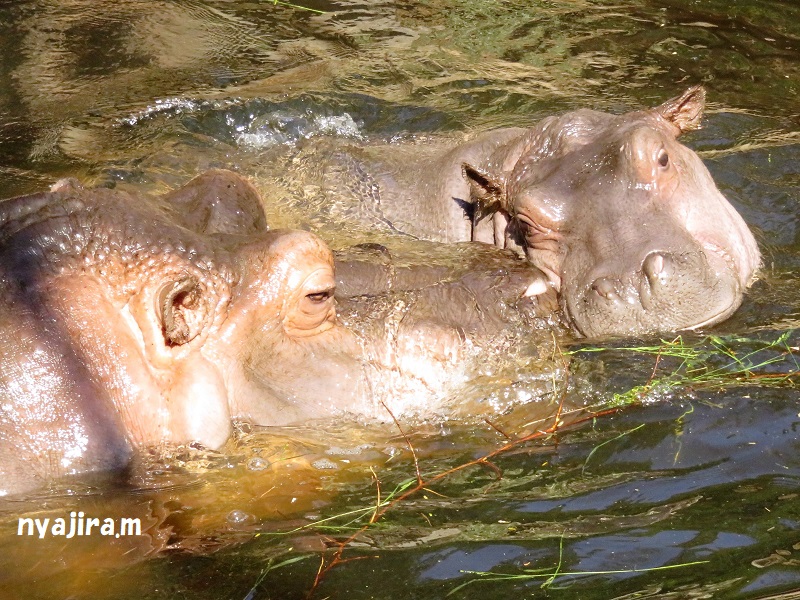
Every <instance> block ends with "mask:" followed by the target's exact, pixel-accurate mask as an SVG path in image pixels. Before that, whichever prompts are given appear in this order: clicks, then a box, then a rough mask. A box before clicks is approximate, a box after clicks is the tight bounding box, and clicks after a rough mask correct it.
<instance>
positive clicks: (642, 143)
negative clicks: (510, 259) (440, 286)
mask: <svg viewBox="0 0 800 600" xmlns="http://www.w3.org/2000/svg"><path fill="white" fill-rule="evenodd" d="M704 105H705V92H704V90H703V89H702V88H699V87H694V88H690V89H689V90H687V91H686V92H685V93H684V94H682V95H681V96H678V97H676V98H673V99H671V100H668V101H667V102H665V103H664V104H662V105H660V106H658V107H656V108H653V109H649V110H642V111H637V112H631V113H626V114H623V115H611V114H606V113H601V112H596V111H591V110H578V111H574V112H570V113H566V114H564V115H562V116H560V117H548V118H546V119H544V120H542V121H541V122H539V123H538V124H537V125H536V126H535V127H532V128H529V129H526V128H509V129H499V130H494V131H489V132H487V133H484V134H481V135H479V136H477V137H475V138H473V139H470V140H467V141H465V142H462V143H459V144H455V145H453V144H445V145H440V146H437V145H435V144H430V143H428V142H426V143H424V144H422V145H419V146H417V145H413V146H408V145H406V146H402V145H400V146H397V145H388V146H381V145H372V146H370V145H367V146H349V147H348V146H342V145H341V144H338V145H337V144H336V143H335V142H331V141H324V142H322V143H321V144H319V145H315V144H318V143H317V142H312V144H311V146H310V151H311V160H313V161H314V163H315V164H321V165H322V166H318V167H316V168H310V169H308V173H309V174H310V176H311V177H312V178H313V181H311V184H312V185H317V186H319V187H320V188H322V189H323V190H328V191H329V192H330V194H331V196H332V197H334V198H347V197H349V198H350V202H349V204H348V203H347V202H344V204H345V205H347V206H350V207H351V208H349V209H348V211H346V212H349V213H350V214H351V215H354V216H355V218H358V219H360V220H361V221H362V222H364V223H368V224H370V225H371V226H377V227H384V228H386V229H390V230H395V231H397V232H402V233H405V234H408V235H412V236H415V237H418V238H421V239H427V240H435V241H442V242H456V241H465V240H474V241H482V242H486V243H489V244H493V245H496V246H498V247H501V248H513V249H515V250H516V251H518V252H519V253H520V254H522V255H524V256H526V257H527V258H528V260H529V261H530V262H531V263H532V264H534V265H536V266H537V267H539V268H540V269H541V270H542V271H543V272H544V273H545V274H546V275H547V278H548V282H549V287H550V288H551V289H552V290H553V291H554V292H556V293H557V294H558V297H559V301H560V307H561V310H562V311H563V313H564V314H565V315H566V316H567V319H568V321H569V323H570V324H571V326H572V327H573V328H574V330H575V331H576V332H577V333H579V334H581V335H583V336H588V337H591V336H606V335H612V336H613V335H640V334H645V333H658V332H669V331H676V330H681V329H694V328H699V327H705V326H710V325H713V324H715V323H718V322H720V321H722V320H724V319H726V318H727V317H728V316H730V315H731V314H732V313H733V312H734V311H735V310H736V308H737V307H738V306H739V305H740V303H741V301H742V297H743V293H744V291H745V289H746V288H747V287H748V286H749V285H750V283H752V281H753V278H754V274H755V272H756V269H757V267H758V265H759V261H760V257H759V252H758V246H757V244H756V242H755V240H754V238H753V236H752V234H751V232H750V231H749V229H748V228H747V225H746V224H745V223H744V221H743V220H742V218H741V217H740V216H739V214H738V213H737V212H736V210H735V209H734V208H733V207H732V206H731V205H730V203H729V202H728V201H727V200H726V199H725V198H724V197H723V196H722V194H721V193H720V192H719V190H718V189H717V188H716V186H715V184H714V182H713V180H712V178H711V175H710V174H709V172H708V170H707V169H706V167H705V166H704V165H703V163H702V161H701V160H700V158H699V157H698V156H697V155H696V154H695V153H694V152H692V151H691V150H690V149H689V148H687V147H685V146H683V145H682V144H680V143H679V142H678V141H677V138H678V137H679V136H680V135H681V134H682V133H684V132H686V131H690V130H692V129H696V128H698V127H699V125H700V119H701V117H702V113H703V110H704ZM321 153H322V155H325V154H327V156H328V160H327V161H325V160H321V159H320V155H321ZM295 162H298V163H300V164H303V157H302V152H301V157H300V158H299V159H297V160H296V161H295Z"/></svg>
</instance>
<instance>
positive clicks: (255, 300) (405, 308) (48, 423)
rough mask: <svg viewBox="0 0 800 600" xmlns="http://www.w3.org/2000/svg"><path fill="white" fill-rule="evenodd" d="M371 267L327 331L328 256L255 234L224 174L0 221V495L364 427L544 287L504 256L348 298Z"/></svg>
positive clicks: (74, 187) (295, 235)
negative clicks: (140, 457)
mask: <svg viewBox="0 0 800 600" xmlns="http://www.w3.org/2000/svg"><path fill="white" fill-rule="evenodd" d="M376 252H377V253H378V254H379V255H380V256H384V255H385V254H386V251H385V250H383V249H380V248H362V249H355V250H354V251H353V252H352V253H351V256H342V257H341V259H340V263H341V265H342V273H343V275H344V279H345V280H346V279H348V277H349V276H348V275H347V274H348V272H349V273H350V274H351V276H350V279H352V280H351V282H350V283H349V284H348V283H343V284H342V288H343V291H345V292H346V291H347V287H348V285H349V286H350V289H351V292H352V290H354V289H355V290H358V289H360V290H361V291H362V292H363V291H365V290H367V288H368V287H369V286H367V285H366V283H365V282H366V281H367V280H368V279H369V280H371V281H372V284H371V285H372V288H373V289H372V292H374V294H373V296H374V298H373V299H372V300H369V299H367V298H365V297H363V296H362V297H361V298H358V299H352V300H346V299H343V302H344V303H345V304H346V306H345V307H343V308H342V311H343V314H344V315H345V317H346V318H342V319H340V318H339V317H338V316H337V313H336V308H337V307H336V301H335V299H334V294H333V292H334V290H335V287H336V281H335V279H334V270H333V269H334V257H333V254H332V253H331V251H330V250H329V249H328V247H327V246H326V245H325V244H324V243H323V242H322V241H321V240H320V239H319V238H317V237H316V236H314V235H312V234H310V233H306V232H299V231H268V229H267V225H266V221H265V219H264V213H263V209H262V206H261V202H260V199H259V197H258V194H257V193H256V191H255V190H254V188H253V187H252V186H251V185H250V184H249V183H248V182H247V181H245V180H244V179H243V178H241V177H240V176H238V175H236V174H234V173H231V172H227V171H210V172H208V173H206V174H204V175H201V176H200V177H198V178H196V179H194V180H192V181H191V182H189V183H188V184H187V185H186V186H184V187H183V188H180V189H179V190H176V191H174V192H171V193H169V194H167V195H166V196H163V197H158V198H154V197H148V196H142V195H133V194H128V193H125V192H122V191H116V190H108V189H84V188H82V187H81V186H80V185H79V184H78V183H77V182H74V181H71V180H65V181H61V182H59V183H58V184H56V186H54V188H53V189H52V190H51V191H50V192H47V193H41V194H34V195H31V196H24V197H19V198H13V199H9V200H6V201H4V202H2V203H0V349H1V350H2V352H0V492H3V493H16V492H20V491H24V490H26V489H31V488H32V487H36V486H37V485H40V484H41V483H42V482H44V481H47V480H48V479H49V478H51V477H55V476H61V475H66V474H74V473H81V472H85V471H89V470H97V469H115V468H119V467H121V466H123V465H125V464H126V463H127V461H128V459H129V457H130V456H131V454H132V452H134V451H135V449H137V448H141V447H144V446H148V445H153V444H161V443H185V442H190V441H196V442H200V443H202V444H204V445H205V446H208V447H212V448H216V447H219V446H220V445H222V444H223V443H224V442H225V441H226V440H227V438H228V437H229V435H230V432H231V422H232V420H233V419H244V420H249V421H251V422H254V423H257V424H262V425H280V424H286V423H292V422H298V421H304V420H308V419H312V418H318V417H322V416H325V415H330V414H333V413H336V412H340V411H344V410H351V411H357V412H361V413H364V414H372V415H376V414H378V413H380V412H381V411H380V410H379V408H380V407H379V406H378V405H379V402H380V400H381V399H382V398H383V397H384V396H381V395H380V394H379V391H380V390H379V388H380V387H381V385H383V383H382V382H384V381H386V380H388V379H391V380H392V381H393V382H394V383H395V384H396V386H397V387H396V388H394V389H392V390H388V391H389V392H391V395H392V396H397V395H398V393H400V395H402V391H403V389H404V388H403V386H404V385H405V384H404V382H406V381H407V380H408V381H410V382H411V384H412V385H411V388H409V389H410V390H411V391H419V389H420V388H425V387H426V386H427V387H430V386H435V385H436V384H438V383H441V381H440V380H439V379H436V377H438V376H439V375H441V372H444V373H447V372H448V370H450V369H452V368H453V365H458V364H461V363H463V361H461V356H460V351H461V348H462V346H464V344H465V343H467V340H478V338H479V337H480V336H486V335H494V334H497V332H498V331H502V330H503V329H504V328H505V327H508V326H509V325H511V324H513V323H515V322H519V321H520V319H523V320H524V319H525V318H526V317H525V315H526V312H525V311H524V310H521V311H518V310H512V309H511V305H512V304H514V303H518V302H521V303H522V304H524V303H525V302H524V301H525V298H524V293H525V291H526V290H527V288H528V287H529V286H530V285H531V283H532V282H534V281H536V280H538V279H539V278H540V277H541V274H540V272H539V271H538V270H537V269H535V268H533V267H531V266H530V265H528V264H527V263H526V262H525V261H520V260H517V259H514V258H510V257H508V256H502V253H500V254H499V255H497V256H495V257H494V258H493V259H491V260H490V261H489V263H487V264H489V267H490V268H489V269H488V270H487V271H485V273H484V274H483V275H481V274H480V273H478V274H477V275H476V274H472V273H469V274H468V276H465V277H461V276H460V275H459V276H455V277H449V276H448V275H447V273H443V272H440V271H436V270H433V271H427V270H425V271H424V272H420V276H419V277H415V276H413V274H407V273H406V274H405V275H404V274H403V272H404V270H405V267H402V266H401V267H399V269H398V270H396V271H395V272H394V273H393V274H392V275H390V276H389V277H388V278H386V277H383V278H381V277H380V276H372V275H368V276H367V279H364V277H363V276H362V275H360V273H361V272H362V271H367V272H368V271H370V267H367V263H369V262H370V260H366V261H365V257H366V258H369V256H371V255H373V254H374V253H376ZM365 253H366V255H365ZM492 261H493V262H492ZM372 262H373V263H374V264H375V265H378V266H377V267H374V268H372V273H373V275H375V274H376V273H377V271H378V270H380V268H382V267H381V265H382V264H383V263H381V262H380V261H372ZM348 265H350V266H349V267H348ZM359 265H363V268H361V267H359ZM398 271H399V273H398ZM393 289H396V290H402V289H406V290H407V293H406V295H405V296H404V297H403V298H402V301H401V302H393V301H391V300H390V299H389V297H388V296H387V295H386V292H389V291H391V290H393ZM367 291H369V290H367ZM382 294H383V296H382ZM381 297H383V298H384V299H383V300H381ZM454 298H458V299H461V300H459V301H457V302H456V301H452V302H449V301H448V300H449V299H450V300H452V299H454ZM464 298H468V299H469V301H463V299H464ZM381 302H382V303H383V304H382V306H383V307H384V309H385V310H382V309H379V308H378V305H380V304H381ZM432 304H433V305H436V306H431V305H432ZM528 304H529V305H531V306H532V305H533V304H541V303H533V302H528ZM522 308H524V307H522ZM470 313H474V314H470ZM388 323H390V324H391V326H388V325H387V324H388ZM420 364H422V365H425V367H426V368H425V369H419V368H418V367H419V365H420ZM431 364H438V365H440V369H439V372H438V373H436V372H433V371H431V370H430V368H429V367H430V365H431ZM389 375H391V377H389ZM386 397H388V396H386ZM400 409H402V406H401V407H400ZM395 410H398V408H397V407H395Z"/></svg>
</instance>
